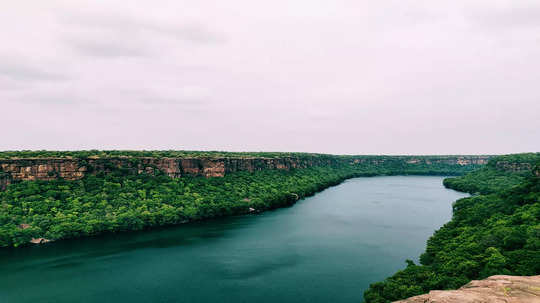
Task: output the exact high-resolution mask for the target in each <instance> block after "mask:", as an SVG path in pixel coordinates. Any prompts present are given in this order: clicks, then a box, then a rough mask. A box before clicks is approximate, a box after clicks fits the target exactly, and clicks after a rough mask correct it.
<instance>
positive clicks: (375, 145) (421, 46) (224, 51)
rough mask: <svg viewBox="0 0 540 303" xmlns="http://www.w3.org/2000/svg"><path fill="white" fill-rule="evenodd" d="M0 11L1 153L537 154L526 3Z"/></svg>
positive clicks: (535, 17) (539, 99)
mask: <svg viewBox="0 0 540 303" xmlns="http://www.w3.org/2000/svg"><path fill="white" fill-rule="evenodd" d="M0 7H1V9H0V37H2V40H3V41H2V43H1V45H0V109H1V110H0V117H1V118H0V127H1V130H2V131H1V140H0V150H22V149H49V150H80V149H146V150H148V149H176V150H179V149H183V150H227V151H297V152H318V153H333V154H504V153H516V152H530V151H540V1H537V0H532V1H527V0H520V1H515V0H508V1H500V0H485V1H483V0H482V1H475V0H465V1H461V0H453V1H432V0H426V1H410V0H395V1H389V0H370V1H365V0H332V1H328V0H324V1H322V0H295V1H290V0H272V1H258V0H230V1H218V0H214V1H211V0H197V1H184V0H174V1H167V0H162V1H134V0H107V1H95V0H92V1H83V0H69V1H58V0H48V1H35V0H33V1H28V0H18V1H11V0H9V1H8V0H0Z"/></svg>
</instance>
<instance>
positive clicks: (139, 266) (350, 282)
mask: <svg viewBox="0 0 540 303" xmlns="http://www.w3.org/2000/svg"><path fill="white" fill-rule="evenodd" d="M442 180H443V178H442V177H431V176H430V177H424V176H392V177H373V178H356V179H351V180H347V181H346V182H344V183H342V184H341V185H338V186H335V187H332V188H329V189H327V190H325V191H323V192H321V193H318V194H316V195H315V196H313V197H309V198H306V199H303V200H301V201H299V202H298V203H297V204H296V205H294V206H293V207H289V208H283V209H278V210H275V211H269V212H265V213H261V214H257V215H249V216H241V217H232V218H225V219H219V220H212V221H206V222H198V223H190V224H184V225H181V226H176V227H168V228H162V229H155V230H151V231H143V232H132V233H123V234H110V235H105V236H100V237H95V238H86V239H77V240H70V241H59V242H56V243H49V244H46V245H42V246H41V247H28V248H22V249H4V250H2V249H0V273H1V275H0V303H19V302H33V303H35V302H55V303H56V302H58V303H61V302H70V303H71V302H98V303H106V302H213V303H217V302H257V303H264V302H278V303H286V302H295V303H298V302H310V303H316V302H362V293H363V291H364V290H365V289H366V288H367V287H368V286H369V284H370V283H373V282H377V281H380V280H382V279H384V278H385V277H387V276H389V275H391V274H393V273H394V272H395V271H396V270H398V269H401V268H404V267H405V259H413V260H415V261H417V259H418V256H419V255H420V254H421V253H422V252H423V251H424V249H425V244H426V240H427V239H428V238H429V236H430V235H431V234H432V233H433V232H434V231H435V230H436V229H437V228H439V227H440V226H442V225H443V224H444V223H445V222H447V221H448V220H449V219H450V217H451V212H452V202H453V201H455V200H456V199H458V198H461V197H465V196H466V195H465V194H463V193H459V192H456V191H452V190H448V189H445V188H444V187H443V186H442Z"/></svg>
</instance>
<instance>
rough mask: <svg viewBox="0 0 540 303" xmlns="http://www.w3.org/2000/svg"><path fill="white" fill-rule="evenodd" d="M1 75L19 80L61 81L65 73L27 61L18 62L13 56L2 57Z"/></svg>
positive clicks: (64, 77) (0, 62) (0, 64)
mask: <svg viewBox="0 0 540 303" xmlns="http://www.w3.org/2000/svg"><path fill="white" fill-rule="evenodd" d="M0 76H4V77H6V78H9V79H12V80H17V81H61V80H66V79H67V77H66V76H64V75H60V74H56V73H52V72H48V71H45V70H43V69H41V68H38V67H36V66H32V65H29V64H27V63H21V62H17V60H13V59H12V58H2V59H0Z"/></svg>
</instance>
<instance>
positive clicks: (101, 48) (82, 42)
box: [65, 38, 152, 58]
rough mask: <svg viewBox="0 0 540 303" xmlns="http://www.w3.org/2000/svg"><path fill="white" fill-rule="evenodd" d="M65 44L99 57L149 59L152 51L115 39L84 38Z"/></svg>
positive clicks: (66, 40) (68, 40)
mask: <svg viewBox="0 0 540 303" xmlns="http://www.w3.org/2000/svg"><path fill="white" fill-rule="evenodd" d="M65 42H66V43H67V44H68V45H70V46H71V47H72V48H73V49H75V50H76V51H78V52H80V53H82V54H85V55H89V56H97V57H110V58H114V57H149V56H151V54H152V53H151V51H150V50H149V49H147V48H146V47H145V46H144V45H134V44H133V43H131V45H128V44H127V43H123V41H121V40H120V41H119V40H115V39H107V40H96V39H88V38H87V39H83V38H68V39H65Z"/></svg>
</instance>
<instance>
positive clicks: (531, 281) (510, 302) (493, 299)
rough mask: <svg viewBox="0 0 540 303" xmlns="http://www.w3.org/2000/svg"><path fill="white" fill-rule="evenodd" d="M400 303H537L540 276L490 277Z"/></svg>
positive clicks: (431, 292)
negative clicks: (455, 288)
mask: <svg viewBox="0 0 540 303" xmlns="http://www.w3.org/2000/svg"><path fill="white" fill-rule="evenodd" d="M396 302H400V303H502V302H506V303H540V276H530V277H520V276H491V277H489V278H487V279H485V280H478V281H471V282H470V283H468V284H466V285H465V286H463V287H461V288H460V289H458V290H432V291H430V292H429V293H428V294H425V295H420V296H415V297H411V298H408V299H405V300H401V301H396Z"/></svg>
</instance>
